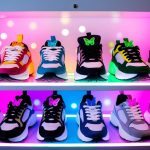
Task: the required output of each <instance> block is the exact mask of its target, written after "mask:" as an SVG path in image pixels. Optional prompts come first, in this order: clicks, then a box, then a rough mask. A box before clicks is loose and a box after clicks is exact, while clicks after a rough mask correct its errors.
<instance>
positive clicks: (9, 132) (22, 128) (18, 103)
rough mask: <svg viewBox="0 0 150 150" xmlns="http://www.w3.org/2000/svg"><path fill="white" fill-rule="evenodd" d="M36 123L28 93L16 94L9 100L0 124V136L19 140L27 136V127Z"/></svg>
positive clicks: (15, 140) (5, 138) (12, 140)
mask: <svg viewBox="0 0 150 150" xmlns="http://www.w3.org/2000/svg"><path fill="white" fill-rule="evenodd" d="M35 123H36V114H35V112H34V110H33V108H32V104H31V99H30V97H29V96H28V95H22V96H17V97H16V100H14V101H13V102H10V103H9V105H8V111H7V113H6V116H5V117H4V119H3V121H2V123H1V124H0V138H2V139H3V140H9V141H11V142H20V141H22V140H24V139H25V138H26V137H27V136H28V130H29V127H31V126H33V125H34V124H35Z"/></svg>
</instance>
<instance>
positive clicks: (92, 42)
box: [83, 37, 95, 46]
mask: <svg viewBox="0 0 150 150" xmlns="http://www.w3.org/2000/svg"><path fill="white" fill-rule="evenodd" d="M83 40H84V42H85V45H86V46H90V45H94V44H95V37H92V38H91V39H87V38H83Z"/></svg>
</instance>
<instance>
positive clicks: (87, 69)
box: [75, 33, 107, 80]
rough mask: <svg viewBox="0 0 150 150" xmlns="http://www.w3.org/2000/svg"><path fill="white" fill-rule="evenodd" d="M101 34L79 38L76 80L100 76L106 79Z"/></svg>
mask: <svg viewBox="0 0 150 150" xmlns="http://www.w3.org/2000/svg"><path fill="white" fill-rule="evenodd" d="M100 41H101V37H100V36H99V35H91V33H87V36H83V37H79V38H78V43H79V47H78V51H77V67H76V73H75V80H81V79H85V78H87V77H92V76H98V77H101V78H103V79H106V78H107V76H106V70H105V66H104V63H103V59H102V44H100Z"/></svg>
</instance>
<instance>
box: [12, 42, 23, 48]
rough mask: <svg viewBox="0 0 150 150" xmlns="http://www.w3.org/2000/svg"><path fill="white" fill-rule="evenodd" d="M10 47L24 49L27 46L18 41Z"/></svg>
mask: <svg viewBox="0 0 150 150" xmlns="http://www.w3.org/2000/svg"><path fill="white" fill-rule="evenodd" d="M10 46H12V47H14V46H20V47H22V48H24V47H25V44H24V43H22V42H17V41H15V42H12V43H11V44H10Z"/></svg>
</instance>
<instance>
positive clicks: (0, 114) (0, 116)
mask: <svg viewBox="0 0 150 150" xmlns="http://www.w3.org/2000/svg"><path fill="white" fill-rule="evenodd" d="M2 120H3V114H2V112H0V123H1V122H2Z"/></svg>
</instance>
